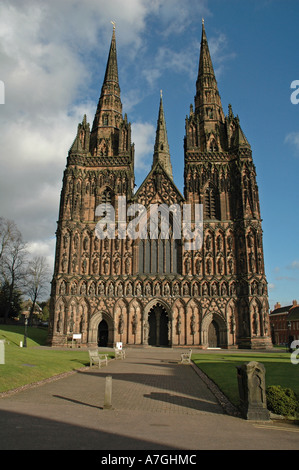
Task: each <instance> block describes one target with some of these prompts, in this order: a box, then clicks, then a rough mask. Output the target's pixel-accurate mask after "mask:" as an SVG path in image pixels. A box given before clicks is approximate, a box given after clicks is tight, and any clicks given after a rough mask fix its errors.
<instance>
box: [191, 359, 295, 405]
mask: <svg viewBox="0 0 299 470" xmlns="http://www.w3.org/2000/svg"><path fill="white" fill-rule="evenodd" d="M192 360H193V361H194V363H195V364H196V366H197V367H199V369H201V370H202V371H203V372H204V373H205V374H206V375H207V376H208V377H209V378H210V379H211V380H213V382H214V383H215V384H216V385H217V386H218V387H219V388H220V390H221V391H222V392H223V393H224V395H226V396H227V398H228V399H229V400H230V402H231V403H233V404H234V405H235V406H239V404H240V401H239V390H238V380H237V369H236V367H237V366H240V365H242V364H243V363H244V362H250V361H257V362H261V363H262V364H264V366H265V368H266V377H265V378H266V386H269V385H281V386H282V387H289V388H291V389H293V390H294V392H295V393H296V395H297V396H298V397H299V365H298V366H296V365H294V364H292V363H291V360H290V354H289V353H285V352H280V351H279V352H277V353H276V352H274V353H242V352H240V353H231V354H230V353H225V354H223V353H222V354H221V353H212V354H208V353H207V354H206V353H204V354H193V355H192Z"/></svg>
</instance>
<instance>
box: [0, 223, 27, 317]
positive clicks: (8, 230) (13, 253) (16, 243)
mask: <svg viewBox="0 0 299 470" xmlns="http://www.w3.org/2000/svg"><path fill="white" fill-rule="evenodd" d="M26 255H27V251H26V243H24V241H23V239H22V235H21V232H20V231H19V230H18V228H17V226H16V224H15V223H14V222H12V221H10V220H7V219H4V218H3V217H1V218H0V275H1V281H2V284H6V285H7V286H8V291H9V294H8V296H9V298H8V299H7V300H8V302H7V305H6V307H5V312H4V321H5V322H6V320H7V318H8V316H9V313H10V308H11V305H12V301H13V294H14V291H15V289H17V288H20V287H21V284H22V283H23V278H24V267H25V262H26Z"/></svg>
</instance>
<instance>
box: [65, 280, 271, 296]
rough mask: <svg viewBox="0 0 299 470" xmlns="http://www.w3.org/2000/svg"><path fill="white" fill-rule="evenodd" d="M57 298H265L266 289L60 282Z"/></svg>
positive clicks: (221, 284) (254, 286)
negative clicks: (77, 296)
mask: <svg viewBox="0 0 299 470" xmlns="http://www.w3.org/2000/svg"><path fill="white" fill-rule="evenodd" d="M58 294H59V295H90V296H108V297H112V296H113V297H114V296H118V297H122V296H136V297H141V296H165V297H169V296H174V297H175V296H194V297H198V296H219V295H221V296H227V295H232V296H234V295H246V294H248V295H264V294H266V287H265V285H264V284H263V282H258V281H256V280H254V281H253V282H252V283H251V284H240V283H236V282H232V283H228V282H225V281H224V282H217V281H211V282H203V283H202V284H200V283H198V282H193V283H191V282H187V281H181V282H179V281H175V282H173V283H170V282H164V283H161V282H159V281H156V282H150V281H146V282H144V283H142V282H140V281H138V282H136V283H135V285H134V284H133V282H131V281H129V282H127V283H125V285H124V283H123V282H114V281H107V282H104V281H100V282H98V283H96V282H94V281H91V282H90V283H87V281H83V282H81V283H78V282H76V281H72V282H71V283H70V284H68V283H67V281H65V280H62V281H61V282H60V284H59V288H58Z"/></svg>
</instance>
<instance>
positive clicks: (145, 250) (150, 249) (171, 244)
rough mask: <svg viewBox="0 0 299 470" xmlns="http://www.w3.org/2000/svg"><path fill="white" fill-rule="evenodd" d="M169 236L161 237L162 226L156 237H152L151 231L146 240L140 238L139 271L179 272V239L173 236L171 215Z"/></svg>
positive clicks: (154, 272) (153, 272) (149, 272)
mask: <svg viewBox="0 0 299 470" xmlns="http://www.w3.org/2000/svg"><path fill="white" fill-rule="evenodd" d="M169 225H170V233H169V238H162V237H161V226H160V223H159V228H158V232H157V234H156V235H157V237H156V238H151V237H150V233H148V236H147V238H146V239H145V240H139V272H140V273H146V274H151V273H152V274H157V273H158V274H167V273H168V274H169V273H172V274H177V273H180V266H179V260H180V256H179V252H180V243H179V240H176V239H174V238H173V228H172V221H171V217H170V220H169Z"/></svg>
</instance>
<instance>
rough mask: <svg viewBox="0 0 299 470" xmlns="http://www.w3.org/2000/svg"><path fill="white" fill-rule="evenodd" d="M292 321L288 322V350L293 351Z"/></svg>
mask: <svg viewBox="0 0 299 470" xmlns="http://www.w3.org/2000/svg"><path fill="white" fill-rule="evenodd" d="M291 326H292V325H291V322H290V321H288V323H287V327H288V352H291V343H292V339H291V335H290V332H291Z"/></svg>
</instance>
